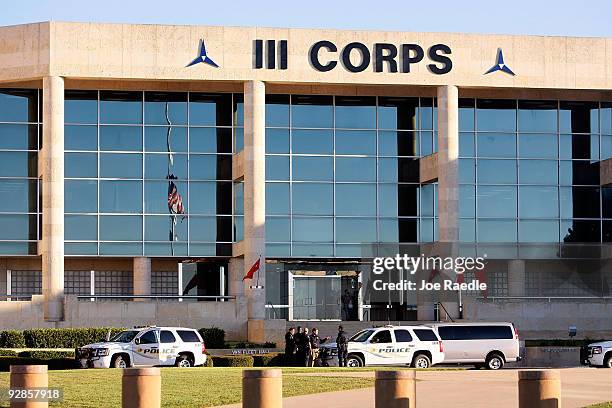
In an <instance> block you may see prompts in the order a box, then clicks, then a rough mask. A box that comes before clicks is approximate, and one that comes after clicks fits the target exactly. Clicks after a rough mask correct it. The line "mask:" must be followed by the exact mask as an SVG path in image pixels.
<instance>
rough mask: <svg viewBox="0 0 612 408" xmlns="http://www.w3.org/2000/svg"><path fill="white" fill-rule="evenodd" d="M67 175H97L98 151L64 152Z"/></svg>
mask: <svg viewBox="0 0 612 408" xmlns="http://www.w3.org/2000/svg"><path fill="white" fill-rule="evenodd" d="M64 166H65V167H64V176H65V177H97V176H98V153H64Z"/></svg>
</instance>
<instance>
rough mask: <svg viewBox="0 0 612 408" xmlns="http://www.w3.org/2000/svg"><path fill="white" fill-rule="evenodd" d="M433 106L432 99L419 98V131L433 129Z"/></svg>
mask: <svg viewBox="0 0 612 408" xmlns="http://www.w3.org/2000/svg"><path fill="white" fill-rule="evenodd" d="M434 109H435V108H434V104H433V99H432V98H420V106H419V125H420V129H435V128H436V126H435V123H434Z"/></svg>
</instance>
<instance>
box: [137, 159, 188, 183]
mask: <svg viewBox="0 0 612 408" xmlns="http://www.w3.org/2000/svg"><path fill="white" fill-rule="evenodd" d="M170 157H172V164H171V162H170ZM169 174H173V175H174V176H176V177H178V178H179V179H186V178H187V155H186V154H173V155H172V156H170V155H168V154H162V153H154V154H145V178H147V179H165V178H167V177H168V175H169Z"/></svg>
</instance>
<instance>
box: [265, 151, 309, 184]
mask: <svg viewBox="0 0 612 408" xmlns="http://www.w3.org/2000/svg"><path fill="white" fill-rule="evenodd" d="M302 159H306V158H294V166H295V161H296V160H302ZM293 171H294V178H295V177H296V175H295V171H296V170H295V167H294V170H293ZM304 171H305V172H306V171H308V168H305V169H304ZM266 180H289V156H266Z"/></svg>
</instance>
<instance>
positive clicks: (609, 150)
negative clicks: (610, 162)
mask: <svg viewBox="0 0 612 408" xmlns="http://www.w3.org/2000/svg"><path fill="white" fill-rule="evenodd" d="M600 157H601V160H606V159H609V158H612V136H607V135H601V153H600Z"/></svg>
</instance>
